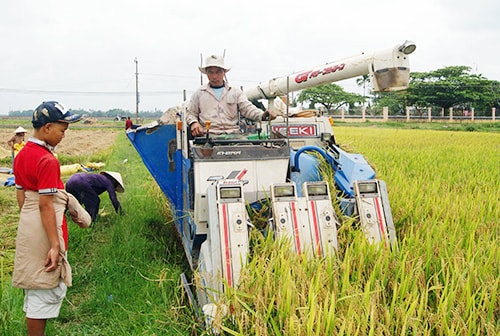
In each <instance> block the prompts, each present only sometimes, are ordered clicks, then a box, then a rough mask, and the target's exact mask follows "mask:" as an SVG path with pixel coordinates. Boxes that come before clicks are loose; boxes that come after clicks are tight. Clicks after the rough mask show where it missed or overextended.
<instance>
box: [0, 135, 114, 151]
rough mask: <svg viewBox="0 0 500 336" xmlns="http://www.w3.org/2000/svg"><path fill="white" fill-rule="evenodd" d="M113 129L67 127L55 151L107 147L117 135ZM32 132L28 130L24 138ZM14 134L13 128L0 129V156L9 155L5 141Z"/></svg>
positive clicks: (93, 149)
mask: <svg viewBox="0 0 500 336" xmlns="http://www.w3.org/2000/svg"><path fill="white" fill-rule="evenodd" d="M118 132H119V131H117V130H115V129H89V130H80V129H71V128H70V129H69V130H68V131H66V134H65V136H64V139H63V140H62V141H61V143H60V144H59V145H58V146H57V148H56V153H59V154H66V155H90V154H92V153H95V152H96V151H99V150H101V149H103V148H107V147H109V146H110V145H111V144H113V143H114V142H115V140H116V136H117V135H118ZM31 134H32V130H31V129H30V130H28V133H26V138H25V140H28V137H29V136H30V135H31ZM13 135H14V129H12V130H10V129H3V128H2V129H0V141H1V143H0V158H4V157H9V156H10V148H9V146H8V145H7V141H9V139H10V138H11V137H12V136H13Z"/></svg>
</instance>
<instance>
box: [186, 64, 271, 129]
mask: <svg viewBox="0 0 500 336" xmlns="http://www.w3.org/2000/svg"><path fill="white" fill-rule="evenodd" d="M198 68H199V69H200V71H201V72H202V73H203V74H205V75H207V78H208V83H207V84H205V85H202V86H201V87H200V88H199V89H198V90H196V92H195V93H194V94H193V95H192V97H191V101H190V103H189V105H188V109H187V115H186V121H187V124H188V125H189V129H190V130H191V134H192V135H193V136H195V137H199V136H203V135H204V134H205V129H207V130H208V129H209V131H210V133H213V134H231V133H239V125H238V113H240V114H241V115H242V116H243V117H245V118H248V119H251V120H273V119H275V118H276V114H274V112H271V111H262V110H261V109H259V108H257V107H256V106H255V105H253V104H252V103H251V102H250V101H249V100H248V98H247V97H246V95H245V94H244V93H243V91H241V90H240V89H239V88H237V87H234V86H230V85H229V83H228V81H227V78H226V73H227V72H228V71H229V70H231V68H230V67H228V66H226V65H225V64H224V58H223V57H222V56H218V55H212V56H209V57H208V58H207V59H206V61H205V66H204V67H198Z"/></svg>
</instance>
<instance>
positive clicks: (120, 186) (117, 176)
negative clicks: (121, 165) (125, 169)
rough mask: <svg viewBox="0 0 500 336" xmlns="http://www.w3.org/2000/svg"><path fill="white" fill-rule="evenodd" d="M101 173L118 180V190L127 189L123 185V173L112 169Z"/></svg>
mask: <svg viewBox="0 0 500 336" xmlns="http://www.w3.org/2000/svg"><path fill="white" fill-rule="evenodd" d="M101 174H105V175H108V176H110V177H111V178H112V179H113V180H115V181H116V182H118V187H116V191H118V192H124V191H125V186H124V185H123V180H122V175H121V174H120V173H117V172H111V171H104V172H102V173H101Z"/></svg>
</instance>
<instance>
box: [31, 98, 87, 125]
mask: <svg viewBox="0 0 500 336" xmlns="http://www.w3.org/2000/svg"><path fill="white" fill-rule="evenodd" d="M80 119H82V116H81V115H79V114H72V113H71V112H69V111H68V110H66V108H64V106H62V105H61V104H60V103H58V102H56V101H48V102H43V103H41V104H40V105H39V106H38V107H37V108H36V109H35V111H34V112H33V119H32V120H31V123H32V124H33V127H34V128H39V127H42V126H43V125H45V124H48V123H54V122H64V123H74V122H77V121H79V120H80Z"/></svg>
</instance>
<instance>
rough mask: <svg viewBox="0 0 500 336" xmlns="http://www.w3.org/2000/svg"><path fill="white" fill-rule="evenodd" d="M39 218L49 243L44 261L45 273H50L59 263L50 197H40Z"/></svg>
mask: <svg viewBox="0 0 500 336" xmlns="http://www.w3.org/2000/svg"><path fill="white" fill-rule="evenodd" d="M38 206H39V209H40V217H41V219H42V224H43V227H44V228H45V232H46V233H47V238H48V239H49V242H50V249H49V251H48V253H47V259H46V260H45V266H46V268H45V272H52V271H54V270H55V269H56V268H57V265H58V263H59V248H60V244H59V235H58V234H57V222H56V212H55V209H54V203H53V196H52V195H40V201H39V204H38Z"/></svg>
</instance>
